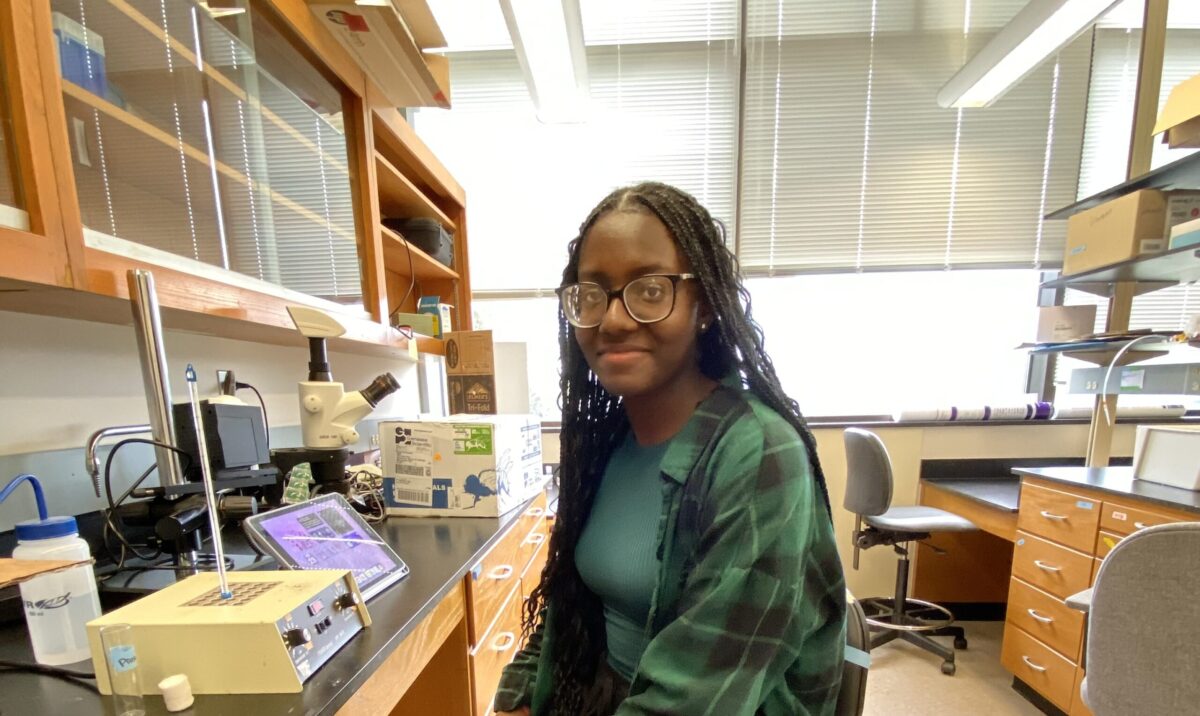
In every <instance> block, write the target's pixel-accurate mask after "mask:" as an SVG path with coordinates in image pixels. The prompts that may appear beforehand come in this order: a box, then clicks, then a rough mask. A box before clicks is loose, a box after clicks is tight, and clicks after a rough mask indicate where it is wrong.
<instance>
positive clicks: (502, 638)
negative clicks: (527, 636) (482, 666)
mask: <svg viewBox="0 0 1200 716" xmlns="http://www.w3.org/2000/svg"><path fill="white" fill-rule="evenodd" d="M516 641H517V635H516V634H513V633H512V632H511V631H504V632H500V633H499V634H497V635H496V638H495V639H492V650H493V651H508V648H509V647H510V646H512V645H513V643H515V642H516Z"/></svg>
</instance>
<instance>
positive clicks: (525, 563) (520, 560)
mask: <svg viewBox="0 0 1200 716" xmlns="http://www.w3.org/2000/svg"><path fill="white" fill-rule="evenodd" d="M549 540H550V523H549V522H548V521H546V520H545V519H539V520H538V521H537V522H535V523H534V527H533V531H531V532H529V533H528V534H526V535H525V538H524V539H522V540H521V543H520V544H519V545H518V546H517V570H518V571H520V573H521V574H522V575H523V574H524V573H525V572H526V571H527V570H528V568H529V565H530V563H531V562H532V561H533V557H534V555H535V554H537V552H538V550H540V549H543V548H544V547H545V546H546V543H547V542H549Z"/></svg>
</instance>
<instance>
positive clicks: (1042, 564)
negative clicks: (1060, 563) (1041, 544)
mask: <svg viewBox="0 0 1200 716" xmlns="http://www.w3.org/2000/svg"><path fill="white" fill-rule="evenodd" d="M1033 563H1034V564H1036V565H1037V567H1038V569H1043V570H1045V571H1047V572H1061V571H1062V567H1055V566H1054V565H1053V564H1046V563H1045V562H1043V561H1042V560H1040V559H1035V560H1033Z"/></svg>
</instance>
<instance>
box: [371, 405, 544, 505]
mask: <svg viewBox="0 0 1200 716" xmlns="http://www.w3.org/2000/svg"><path fill="white" fill-rule="evenodd" d="M379 444H380V447H381V450H382V461H383V475H384V478H383V501H384V504H385V505H386V506H387V511H388V514H389V515H401V516H410V517H428V516H431V515H438V516H445V517H498V516H500V515H503V514H505V513H507V512H509V511H510V510H512V509H513V508H515V507H518V506H520V505H521V504H522V503H523V502H525V501H526V500H528V499H529V498H531V497H533V496H534V495H536V494H537V493H538V492H540V491H541V490H542V489H543V488H544V487H545V485H546V480H547V476H545V475H543V474H542V426H541V423H540V422H539V421H538V419H537V418H536V417H534V416H532V415H489V416H474V415H455V416H452V417H450V418H447V419H444V420H410V421H403V420H401V421H386V422H381V423H380V424H379Z"/></svg>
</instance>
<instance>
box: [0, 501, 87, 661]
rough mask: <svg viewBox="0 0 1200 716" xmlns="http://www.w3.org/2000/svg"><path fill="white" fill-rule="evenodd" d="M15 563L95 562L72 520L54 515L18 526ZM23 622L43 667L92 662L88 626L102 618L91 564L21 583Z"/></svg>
mask: <svg viewBox="0 0 1200 716" xmlns="http://www.w3.org/2000/svg"><path fill="white" fill-rule="evenodd" d="M16 533H17V547H16V549H14V550H13V555H12V556H13V558H14V559H63V560H82V559H91V556H92V552H91V549H89V548H88V544H87V542H84V541H83V540H82V539H80V538H79V528H78V526H77V525H76V524H75V518H74V517H50V518H48V519H45V520H31V521H29V522H20V523H18V524H17V525H16ZM20 588H21V601H22V602H24V605H25V623H26V624H27V625H28V626H29V638H30V640H31V641H32V642H33V656H34V658H35V659H36V660H37V662H38V663H39V664H45V665H46V666H61V665H62V664H73V663H75V662H77V661H84V660H85V659H90V658H91V656H92V654H91V650H90V649H89V648H88V639H87V623H88V622H89V621H91V620H92V619H95V618H96V617H98V616H100V597H99V594H98V592H97V589H96V575H95V574H94V573H93V572H92V565H91V563H90V562H89V563H88V564H82V565H79V566H77V567H72V568H71V569H67V570H63V571H61V572H51V573H50V574H44V575H42V576H40V577H36V578H34V579H31V580H29V581H28V582H24V583H22V584H21V587H20Z"/></svg>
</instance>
